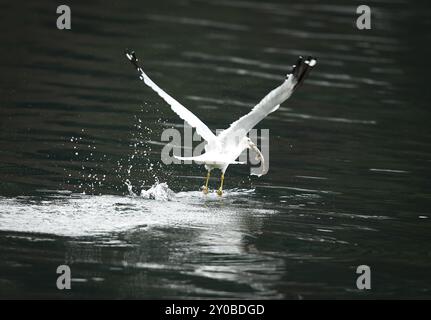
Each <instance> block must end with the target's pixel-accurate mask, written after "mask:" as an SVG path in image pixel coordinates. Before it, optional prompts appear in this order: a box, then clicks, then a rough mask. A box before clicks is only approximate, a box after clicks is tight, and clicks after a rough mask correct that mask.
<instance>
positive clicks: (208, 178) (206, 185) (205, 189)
mask: <svg viewBox="0 0 431 320" xmlns="http://www.w3.org/2000/svg"><path fill="white" fill-rule="evenodd" d="M210 174H211V172H210V171H208V173H207V180H206V181H205V186H204V187H203V189H202V191H203V193H204V194H207V193H208V181H209V180H210Z"/></svg>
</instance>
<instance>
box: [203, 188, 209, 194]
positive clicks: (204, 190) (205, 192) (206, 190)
mask: <svg viewBox="0 0 431 320" xmlns="http://www.w3.org/2000/svg"><path fill="white" fill-rule="evenodd" d="M202 192H203V194H208V187H207V186H202Z"/></svg>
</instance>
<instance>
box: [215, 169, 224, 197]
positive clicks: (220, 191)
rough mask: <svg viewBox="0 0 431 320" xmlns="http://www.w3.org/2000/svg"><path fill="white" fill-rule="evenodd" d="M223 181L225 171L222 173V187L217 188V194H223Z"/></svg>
mask: <svg viewBox="0 0 431 320" xmlns="http://www.w3.org/2000/svg"><path fill="white" fill-rule="evenodd" d="M223 182H224V173H222V174H221V181H220V188H218V190H217V194H218V195H219V196H221V195H222V194H223Z"/></svg>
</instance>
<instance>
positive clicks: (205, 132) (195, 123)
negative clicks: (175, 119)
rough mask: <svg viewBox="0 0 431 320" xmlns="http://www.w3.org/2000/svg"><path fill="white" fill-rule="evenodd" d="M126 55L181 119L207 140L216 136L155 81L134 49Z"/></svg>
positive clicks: (144, 79)
mask: <svg viewBox="0 0 431 320" xmlns="http://www.w3.org/2000/svg"><path fill="white" fill-rule="evenodd" d="M126 57H127V59H129V60H130V62H131V63H132V64H133V66H134V67H135V68H136V70H137V71H138V72H139V77H140V79H141V80H143V81H144V83H145V84H146V85H147V86H149V87H150V88H151V89H153V90H154V91H155V92H157V94H158V95H159V96H160V97H161V98H162V99H163V100H165V101H166V102H167V103H168V104H169V105H170V106H171V109H172V111H174V112H175V113H176V114H177V115H178V116H179V117H180V118H181V119H183V120H184V121H186V122H187V123H188V124H189V125H190V126H192V127H194V128H196V132H197V133H198V134H199V135H200V136H201V137H202V138H204V139H205V140H206V141H210V140H212V139H214V138H215V135H214V133H212V131H211V130H210V129H209V128H208V127H207V126H206V125H205V123H203V122H202V121H201V120H200V119H199V118H198V117H196V116H195V115H194V114H193V113H192V112H191V111H190V110H188V109H187V108H186V107H184V106H183V105H182V104H181V103H179V102H178V101H177V100H175V99H174V98H172V97H171V96H170V95H169V94H167V93H166V92H165V91H164V90H163V89H162V88H160V87H159V86H158V85H157V84H155V83H154V82H153V80H151V79H150V78H149V77H148V76H147V75H146V74H145V72H144V70H143V69H142V68H141V66H140V65H139V64H138V59H137V58H136V56H135V52H134V51H126Z"/></svg>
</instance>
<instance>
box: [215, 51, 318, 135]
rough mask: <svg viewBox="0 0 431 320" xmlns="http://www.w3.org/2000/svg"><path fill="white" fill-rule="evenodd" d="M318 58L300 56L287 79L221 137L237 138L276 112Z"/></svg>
mask: <svg viewBox="0 0 431 320" xmlns="http://www.w3.org/2000/svg"><path fill="white" fill-rule="evenodd" d="M316 63H317V60H316V59H314V58H312V57H308V58H306V59H304V58H302V57H299V59H298V61H297V63H296V65H294V66H293V71H292V73H291V74H289V75H288V76H287V78H286V80H285V81H284V82H283V83H282V84H281V85H280V86H278V87H277V88H275V89H274V90H272V91H271V92H270V93H268V94H267V95H266V96H265V97H264V98H263V99H262V100H261V101H260V102H259V103H258V104H257V105H256V106H255V107H254V108H253V109H252V110H251V111H250V112H249V113H248V114H246V115H245V116H243V117H241V118H239V119H238V120H237V121H235V122H233V123H232V124H231V125H230V126H229V128H227V129H226V130H224V131H222V132H221V133H220V134H219V138H220V139H222V140H223V139H231V138H232V137H235V138H236V139H238V138H240V137H241V136H245V135H247V133H248V132H249V131H250V130H251V129H253V127H254V126H255V125H256V124H258V123H259V122H260V121H262V120H263V119H264V118H265V117H266V116H267V115H269V114H270V113H272V112H274V111H275V110H277V109H278V108H279V107H280V103H282V102H283V101H285V100H286V99H288V98H289V97H290V96H291V95H292V93H293V92H294V91H295V90H296V89H297V88H298V87H299V86H300V85H301V84H302V83H303V81H304V79H305V77H306V75H307V74H308V73H309V72H310V71H311V69H312V68H313V67H314V66H315V65H316Z"/></svg>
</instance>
